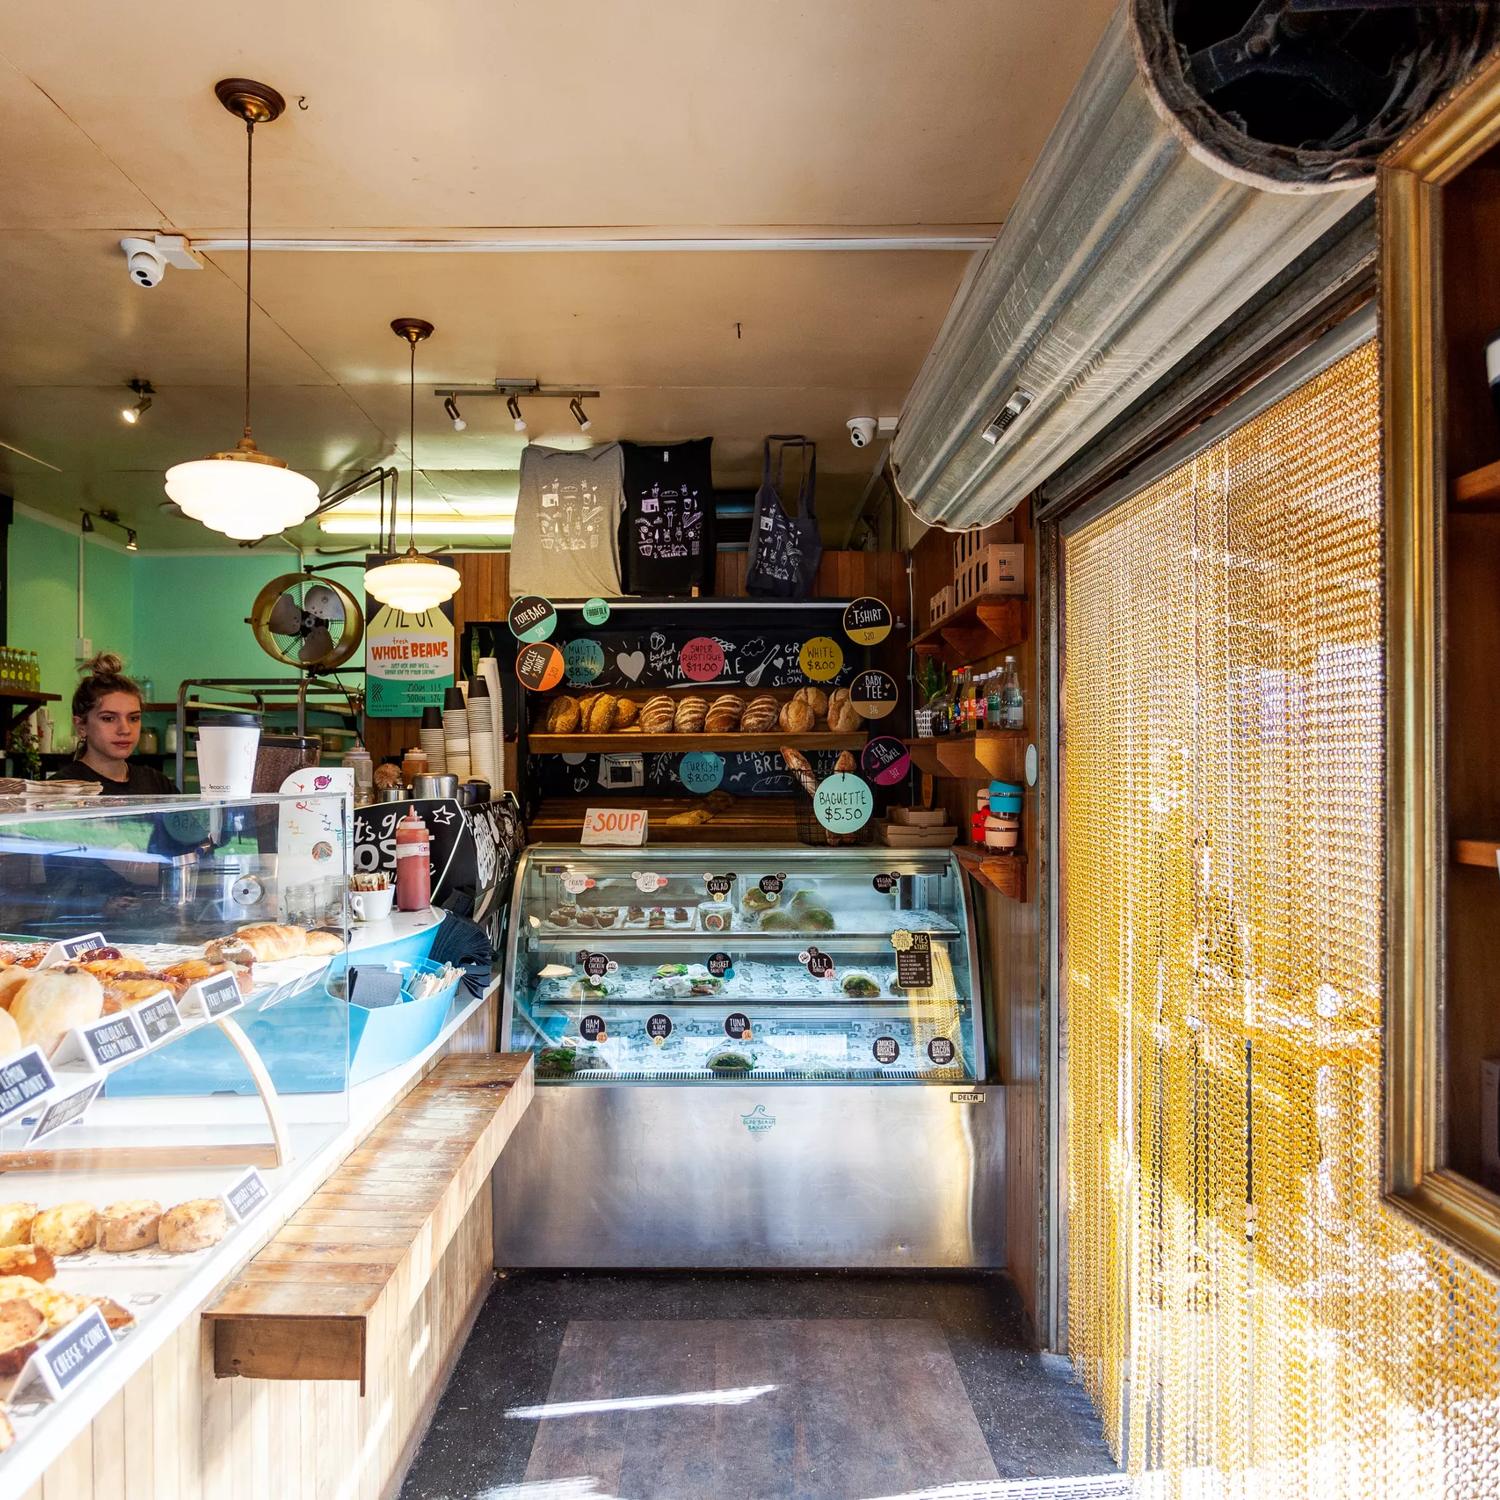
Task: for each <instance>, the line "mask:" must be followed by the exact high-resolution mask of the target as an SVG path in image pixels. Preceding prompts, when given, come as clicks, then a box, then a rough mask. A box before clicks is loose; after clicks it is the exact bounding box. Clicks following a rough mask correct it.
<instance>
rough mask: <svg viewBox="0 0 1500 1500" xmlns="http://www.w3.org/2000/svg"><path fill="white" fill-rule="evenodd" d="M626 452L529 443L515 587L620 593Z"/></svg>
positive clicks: (580, 595)
mask: <svg viewBox="0 0 1500 1500" xmlns="http://www.w3.org/2000/svg"><path fill="white" fill-rule="evenodd" d="M624 509H625V458H624V454H623V453H622V452H621V450H620V445H619V444H618V443H605V444H603V445H602V446H601V447H598V448H584V449H581V450H579V451H577V452H575V451H573V450H571V449H563V448H544V447H542V446H541V445H540V444H539V443H532V444H530V445H529V446H528V447H527V448H526V451H525V452H524V453H522V455H521V490H520V494H519V495H518V496H517V499H516V527H515V531H514V533H513V534H512V536H511V542H510V593H511V597H512V598H518V597H519V596H520V595H522V594H540V595H541V596H542V597H543V598H544V599H592V598H594V597H595V596H596V595H597V596H599V597H602V598H605V599H611V598H617V597H618V596H619V595H620V594H621V593H623V592H624V589H623V587H622V585H621V582H620V517H621V514H622V513H623V511H624Z"/></svg>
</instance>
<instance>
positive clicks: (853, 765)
mask: <svg viewBox="0 0 1500 1500" xmlns="http://www.w3.org/2000/svg"><path fill="white" fill-rule="evenodd" d="M833 769H834V770H835V771H857V770H858V769H859V762H858V761H857V760H855V758H854V752H853V751H852V750H840V751H839V758H838V759H837V760H836V761H834V763H833Z"/></svg>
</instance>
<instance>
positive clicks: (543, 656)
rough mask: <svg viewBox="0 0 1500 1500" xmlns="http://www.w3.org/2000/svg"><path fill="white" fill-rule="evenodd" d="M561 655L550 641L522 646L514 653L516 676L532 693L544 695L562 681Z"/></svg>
mask: <svg viewBox="0 0 1500 1500" xmlns="http://www.w3.org/2000/svg"><path fill="white" fill-rule="evenodd" d="M564 670H565V668H564V663H563V654H562V652H561V651H559V650H558V649H557V647H556V646H554V645H553V644H552V642H551V641H543V642H542V643H541V644H540V645H537V646H522V647H521V649H520V650H519V651H518V652H517V653H516V676H517V677H518V678H519V679H520V683H521V686H522V687H524V688H530V690H531V691H532V692H533V693H546V692H550V691H551V689H553V688H555V687H556V686H557V685H558V683H560V682H561V681H562V680H563V671H564Z"/></svg>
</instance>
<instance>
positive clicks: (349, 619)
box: [245, 573, 365, 672]
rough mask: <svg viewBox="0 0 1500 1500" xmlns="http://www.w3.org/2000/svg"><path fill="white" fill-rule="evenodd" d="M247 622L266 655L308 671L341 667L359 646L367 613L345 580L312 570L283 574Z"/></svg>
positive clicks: (261, 595)
mask: <svg viewBox="0 0 1500 1500" xmlns="http://www.w3.org/2000/svg"><path fill="white" fill-rule="evenodd" d="M245 623H246V624H247V625H248V626H249V627H250V628H251V630H253V631H254V632H255V639H256V640H257V641H259V642H260V645H261V649H262V650H263V651H264V652H265V653H266V655H268V656H271V657H274V658H275V659H276V660H277V661H279V662H284V663H285V664H286V665H287V666H289V667H298V668H300V669H301V670H302V671H304V672H326V671H331V670H332V669H333V668H334V667H341V666H343V664H344V663H345V662H346V661H348V660H349V658H350V657H351V656H353V655H354V653H355V652H356V651H357V650H359V643H360V641H361V640H362V639H363V637H364V633H365V622H364V616H363V615H362V614H361V613H360V608H359V601H358V600H357V599H355V597H354V595H353V594H351V593H350V592H349V590H348V589H346V588H345V587H344V586H343V584H341V583H335V582H334V581H333V579H331V578H319V577H317V576H315V575H314V574H312V573H283V574H282V575H281V576H280V577H279V578H273V579H272V580H271V581H270V582H269V583H268V584H267V585H266V586H265V587H264V588H263V589H262V590H261V591H260V593H258V594H257V595H256V596H255V603H254V605H253V606H252V607H251V610H250V617H249V619H247V620H246V621H245Z"/></svg>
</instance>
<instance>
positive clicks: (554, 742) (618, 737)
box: [526, 731, 866, 755]
mask: <svg viewBox="0 0 1500 1500" xmlns="http://www.w3.org/2000/svg"><path fill="white" fill-rule="evenodd" d="M865 739H866V736H865V735H864V734H862V733H855V734H828V733H819V734H778V733H775V732H774V731H773V732H772V733H770V734H619V733H615V734H530V735H527V737H526V748H527V750H528V751H529V752H530V753H531V754H532V755H580V754H583V753H584V752H586V751H608V752H610V753H612V754H616V755H623V754H626V753H628V752H629V751H632V750H644V751H651V752H657V751H663V750H666V751H687V750H779V749H780V748H781V747H782V746H783V745H786V746H789V747H790V748H791V749H793V750H858V749H859V748H860V747H861V746H862V745H863V744H864V742H865Z"/></svg>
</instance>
